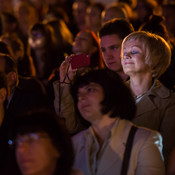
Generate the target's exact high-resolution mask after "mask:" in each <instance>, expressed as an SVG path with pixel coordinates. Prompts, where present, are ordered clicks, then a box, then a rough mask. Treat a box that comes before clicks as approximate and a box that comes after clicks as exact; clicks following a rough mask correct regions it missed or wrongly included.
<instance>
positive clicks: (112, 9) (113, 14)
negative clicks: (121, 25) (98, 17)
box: [102, 4, 128, 24]
mask: <svg viewBox="0 0 175 175" xmlns="http://www.w3.org/2000/svg"><path fill="white" fill-rule="evenodd" d="M114 18H121V19H127V18H128V15H127V12H126V10H125V9H124V8H122V7H121V6H119V5H118V4H112V5H109V6H107V7H106V9H105V10H104V11H103V12H102V23H103V24H104V23H105V22H107V21H109V20H111V19H114Z"/></svg>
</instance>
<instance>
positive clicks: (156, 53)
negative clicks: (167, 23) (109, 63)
mask: <svg viewBox="0 0 175 175" xmlns="http://www.w3.org/2000/svg"><path fill="white" fill-rule="evenodd" d="M121 54H122V55H121V58H122V66H123V70H124V72H125V74H127V75H128V76H129V77H130V80H129V81H128V85H129V86H130V88H131V90H132V93H133V96H134V98H135V101H136V105H137V111H136V115H135V117H134V119H133V120H132V121H133V122H134V123H135V124H137V125H139V126H144V127H147V128H150V129H154V130H157V131H159V132H160V133H161V135H162V137H163V148H164V149H163V154H164V158H165V164H166V163H167V159H168V156H169V153H170V152H171V150H172V148H173V147H174V146H175V138H174V135H173V133H174V132H175V127H174V126H175V124H174V123H175V116H174V114H175V94H174V93H172V92H171V91H170V90H169V89H167V88H166V87H165V86H164V85H163V84H161V82H160V81H159V80H158V78H159V77H160V76H161V75H162V74H163V73H164V72H165V71H166V69H167V68H168V66H169V64H170V59H171V49H170V47H169V45H168V43H167V42H166V41H165V40H164V39H163V38H162V37H161V36H159V35H156V34H152V33H149V32H144V31H140V32H134V33H131V34H130V35H128V36H127V37H125V39H124V40H123V43H122V51H121Z"/></svg>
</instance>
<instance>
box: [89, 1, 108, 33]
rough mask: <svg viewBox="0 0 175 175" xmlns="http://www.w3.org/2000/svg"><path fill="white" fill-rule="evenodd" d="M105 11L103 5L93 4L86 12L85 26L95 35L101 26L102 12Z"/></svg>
mask: <svg viewBox="0 0 175 175" xmlns="http://www.w3.org/2000/svg"><path fill="white" fill-rule="evenodd" d="M104 9H105V5H104V4H103V3H99V2H96V3H95V2H94V3H92V4H91V5H90V6H89V7H88V8H87V11H86V26H87V29H89V30H92V31H93V32H94V33H95V34H97V33H98V31H99V29H100V28H101V25H102V12H103V11H104Z"/></svg>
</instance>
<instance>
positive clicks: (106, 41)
mask: <svg viewBox="0 0 175 175" xmlns="http://www.w3.org/2000/svg"><path fill="white" fill-rule="evenodd" d="M133 31H134V28H133V26H132V24H131V23H129V22H128V21H127V20H125V19H113V20H110V21H108V22H107V23H105V24H104V25H103V26H102V28H101V29H100V31H99V37H100V46H101V50H102V53H103V58H104V62H105V64H106V66H107V67H108V68H109V69H111V70H113V71H115V72H117V73H118V74H119V75H120V76H121V77H122V78H123V79H124V80H126V79H127V78H128V76H127V75H126V74H124V72H123V69H122V65H121V57H120V54H121V43H122V40H123V39H124V37H125V36H127V35H128V34H130V33H131V32H133Z"/></svg>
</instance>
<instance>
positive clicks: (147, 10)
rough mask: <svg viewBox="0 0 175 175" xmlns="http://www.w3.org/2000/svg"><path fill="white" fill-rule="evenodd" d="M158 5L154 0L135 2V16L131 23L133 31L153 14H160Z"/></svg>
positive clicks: (138, 0)
mask: <svg viewBox="0 0 175 175" xmlns="http://www.w3.org/2000/svg"><path fill="white" fill-rule="evenodd" d="M159 10H160V9H159V4H158V3H157V1H156V0H137V4H136V7H135V9H134V12H135V14H136V19H135V20H134V21H132V24H133V26H134V29H135V30H138V28H139V27H140V26H141V25H142V24H143V23H144V22H146V21H148V19H149V17H150V16H151V15H153V14H157V15H158V14H160V11H159Z"/></svg>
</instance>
